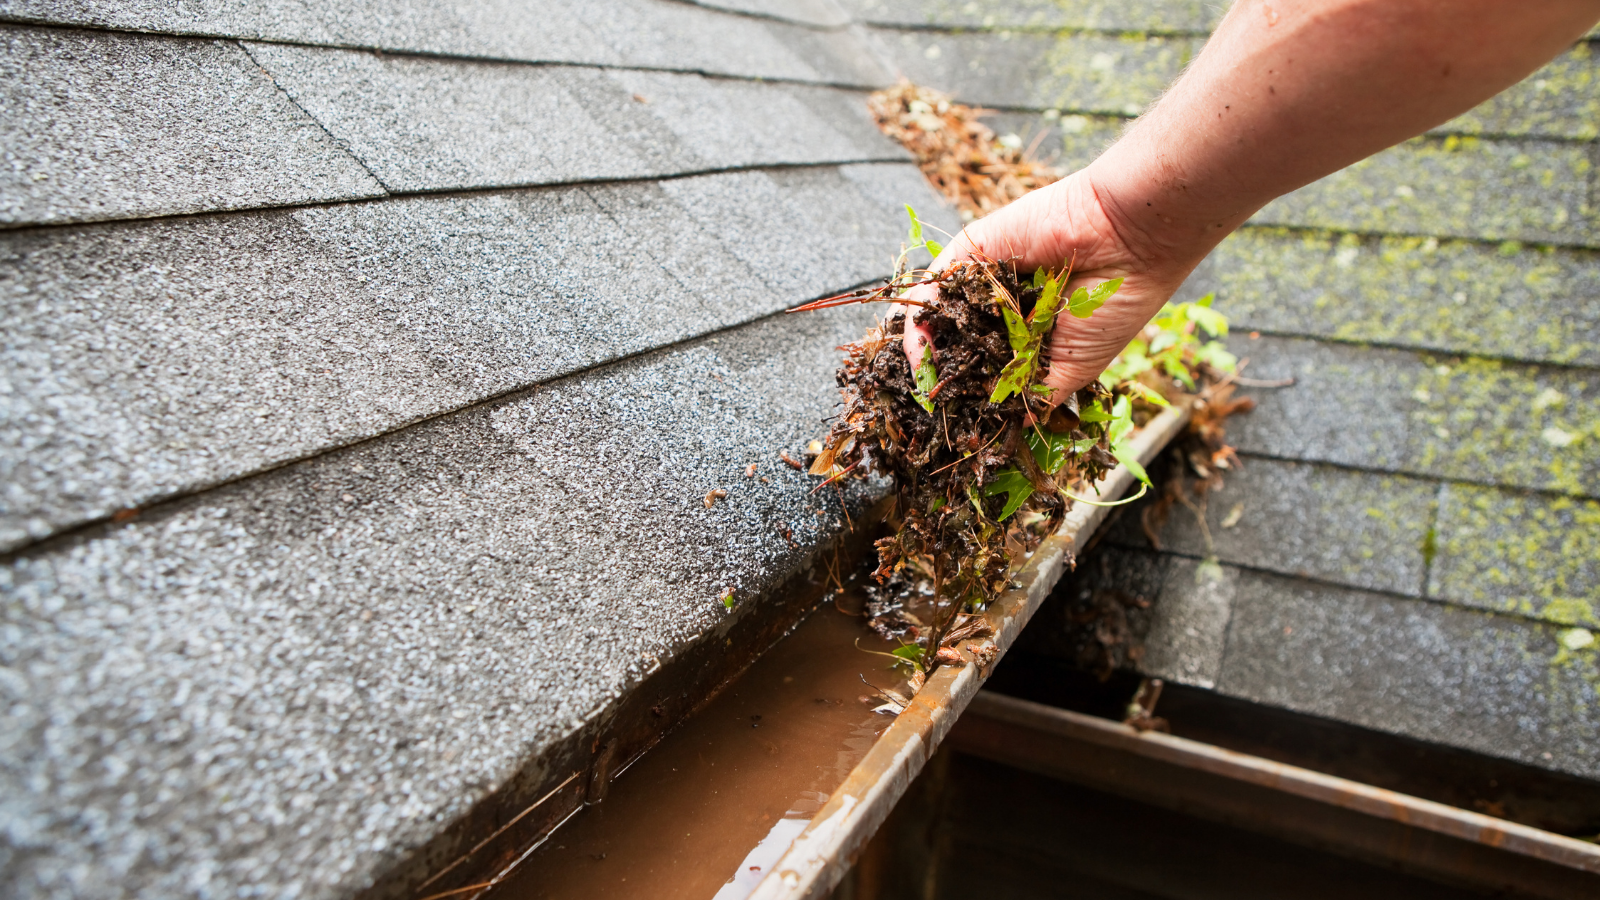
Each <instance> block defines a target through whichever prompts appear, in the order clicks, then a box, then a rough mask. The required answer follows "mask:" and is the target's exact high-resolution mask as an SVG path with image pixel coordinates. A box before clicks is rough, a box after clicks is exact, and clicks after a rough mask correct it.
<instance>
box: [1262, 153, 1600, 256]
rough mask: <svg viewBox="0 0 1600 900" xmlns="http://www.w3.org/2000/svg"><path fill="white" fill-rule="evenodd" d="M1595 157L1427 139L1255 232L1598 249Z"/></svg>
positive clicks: (1372, 163) (1268, 217)
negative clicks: (1282, 229)
mask: <svg viewBox="0 0 1600 900" xmlns="http://www.w3.org/2000/svg"><path fill="white" fill-rule="evenodd" d="M1591 153H1592V150H1591V148H1590V147H1588V146H1587V145H1584V144H1575V143H1568V142H1556V141H1533V140H1524V141H1490V140H1480V139H1478V138H1473V137H1464V138H1457V137H1448V138H1418V139H1416V140H1412V141H1407V142H1406V143H1404V144H1401V145H1400V146H1398V147H1393V148H1390V149H1388V150H1385V151H1383V152H1382V153H1378V154H1376V155H1374V156H1371V157H1368V158H1367V159H1364V160H1362V161H1361V162H1358V163H1356V164H1355V165H1353V166H1350V167H1349V168H1347V169H1343V170H1341V171H1339V172H1336V173H1334V174H1333V175H1329V176H1328V177H1327V178H1324V179H1322V180H1320V181H1316V182H1313V183H1311V184H1309V185H1306V186H1305V187H1303V188H1300V189H1299V190H1297V191H1295V192H1293V193H1291V194H1288V195H1287V196H1284V197H1280V198H1279V199H1277V200H1274V201H1272V202H1271V203H1269V204H1267V206H1266V208H1265V209H1263V210H1261V211H1260V212H1259V213H1257V214H1256V215H1255V216H1254V217H1252V218H1251V220H1250V221H1251V222H1253V223H1255V224H1265V225H1292V226H1300V227H1307V228H1331V229H1339V230H1348V231H1369V232H1379V233H1385V234H1415V235H1422V236H1434V237H1441V238H1442V237H1466V238H1478V239H1481V240H1491V241H1533V242H1542V243H1553V244H1573V245H1579V246H1591V245H1593V244H1594V241H1595V240H1596V233H1595V227H1594V216H1595V210H1594V207H1593V205H1592V203H1591V201H1590V197H1589V181H1590V175H1591V170H1592V169H1593V160H1592V159H1591Z"/></svg>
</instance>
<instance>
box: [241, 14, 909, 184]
mask: <svg viewBox="0 0 1600 900" xmlns="http://www.w3.org/2000/svg"><path fill="white" fill-rule="evenodd" d="M249 48H250V52H251V53H252V54H253V55H254V56H255V57H256V59H257V60H259V61H260V62H261V64H262V65H263V66H265V67H266V68H267V69H268V70H269V71H270V72H272V74H273V76H274V77H275V78H276V79H277V81H278V83H279V84H280V85H282V86H283V87H284V89H285V90H287V91H288V92H289V94H290V96H292V97H294V98H295V100H296V101H297V102H299V103H300V105H301V106H303V107H304V108H305V109H306V110H307V111H309V112H310V113H311V114H312V115H314V116H315V117H316V118H317V120H318V121H319V122H321V123H322V124H323V125H324V126H326V127H327V128H328V130H329V131H330V132H331V133H332V134H334V135H335V136H336V137H338V138H339V139H340V140H341V141H342V142H344V143H345V144H346V145H347V146H348V147H349V148H350V150H351V152H352V153H353V154H355V156H356V157H358V158H359V159H361V161H362V162H363V163H365V164H366V166H367V167H368V168H369V169H371V170H372V172H373V173H375V174H376V175H377V176H378V177H379V178H380V179H381V180H382V181H383V182H384V183H385V184H386V185H388V186H389V187H390V188H391V189H394V190H397V191H427V190H441V189H450V188H461V187H492V186H505V185H516V184H546V183H553V182H564V181H576V180H584V179H598V178H642V177H651V176H660V175H672V174H678V173H681V172H685V171H694V170H707V169H722V168H733V167H739V166H759V165H784V164H815V163H827V162H852V161H858V160H868V159H905V158H907V155H906V153H905V151H904V150H902V149H901V148H899V147H897V146H895V145H894V144H893V143H891V142H890V141H889V140H888V139H887V138H885V137H883V135H882V134H881V133H879V131H878V129H877V127H876V126H875V125H874V124H873V123H872V120H871V117H870V116H869V115H868V114H867V111H866V107H865V104H864V103H863V101H862V97H861V95H860V94H858V93H854V92H849V91H842V90H836V89H831V88H818V87H808V86H801V85H772V84H761V83H757V82H747V81H735V80H728V79H709V78H704V77H701V76H698V75H683V74H669V73H663V72H630V71H605V70H597V69H579V68H565V67H546V66H524V65H515V64H507V63H479V62H461V61H456V60H438V59H424V58H418V57H395V56H383V55H378V54H373V53H368V52H362V51H342V50H329V49H324V48H310V47H291V46H281V45H271V44H252V45H249Z"/></svg>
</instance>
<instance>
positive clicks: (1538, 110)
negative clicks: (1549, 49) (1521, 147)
mask: <svg viewBox="0 0 1600 900" xmlns="http://www.w3.org/2000/svg"><path fill="white" fill-rule="evenodd" d="M1597 65H1600V57H1597V54H1596V53H1595V52H1594V50H1593V49H1592V48H1591V47H1590V45H1589V44H1587V43H1579V44H1578V45H1577V46H1575V47H1573V48H1572V49H1571V50H1568V51H1567V52H1566V53H1563V54H1561V55H1560V56H1558V57H1556V58H1555V59H1554V60H1552V61H1551V62H1550V63H1549V64H1548V65H1546V66H1545V67H1544V68H1542V69H1540V70H1539V71H1537V72H1535V73H1533V74H1532V75H1530V76H1529V77H1527V78H1526V79H1524V80H1523V81H1521V82H1520V83H1518V84H1516V85H1514V86H1512V87H1511V88H1509V89H1508V90H1506V91H1504V92H1502V93H1501V94H1499V95H1498V96H1496V97H1493V98H1491V99H1490V100H1488V101H1487V102H1485V103H1482V104H1480V105H1479V106H1477V107H1476V108H1474V109H1472V110H1471V111H1469V112H1466V113H1464V114H1462V115H1460V116H1457V117H1456V118H1454V119H1452V120H1450V121H1449V122H1447V123H1446V124H1444V125H1442V126H1440V127H1439V128H1438V129H1436V130H1437V131H1440V132H1445V131H1450V132H1468V133H1482V134H1498V135H1515V136H1524V135H1526V136H1536V137H1555V138H1568V139H1575V140H1592V139H1594V138H1596V137H1600V81H1597V79H1596V77H1595V68H1596V66H1597Z"/></svg>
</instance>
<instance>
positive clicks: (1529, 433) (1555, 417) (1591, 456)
mask: <svg viewBox="0 0 1600 900" xmlns="http://www.w3.org/2000/svg"><path fill="white" fill-rule="evenodd" d="M1423 362H1424V363H1425V367H1423V368H1420V369H1419V370H1416V371H1415V375H1414V377H1413V379H1412V381H1411V383H1410V384H1408V385H1406V388H1408V389H1409V393H1410V396H1411V399H1412V400H1413V402H1414V403H1415V405H1414V406H1413V407H1412V411H1411V416H1410V418H1411V420H1412V421H1413V422H1414V423H1416V424H1418V425H1420V426H1422V438H1423V439H1422V447H1423V449H1424V452H1423V453H1422V454H1421V458H1420V459H1419V460H1418V462H1419V464H1420V465H1421V466H1423V467H1424V469H1435V470H1441V471H1449V472H1460V473H1463V475H1465V474H1466V473H1472V475H1476V476H1477V479H1475V480H1480V479H1483V478H1484V477H1485V476H1487V477H1488V478H1495V479H1496V480H1501V481H1502V483H1504V480H1503V479H1500V478H1496V476H1497V475H1499V474H1500V473H1502V472H1503V471H1504V470H1508V469H1515V470H1517V471H1516V474H1517V476H1518V478H1517V481H1518V483H1520V484H1524V485H1527V486H1530V487H1537V488H1541V489H1544V490H1552V491H1559V492H1562V493H1567V494H1573V495H1577V496H1600V390H1596V388H1600V385H1590V384H1589V382H1588V380H1587V378H1589V377H1592V376H1588V375H1586V374H1585V373H1583V372H1582V371H1579V372H1573V371H1564V370H1559V369H1558V370H1541V369H1540V368H1538V367H1532V366H1521V365H1514V364H1509V363H1502V362H1498V361H1495V360H1485V359H1476V358H1472V357H1467V358H1455V359H1446V358H1431V357H1424V358H1423ZM1396 387H1397V388H1398V387H1399V386H1398V385H1397V386H1396ZM1552 398H1555V399H1554V400H1552ZM1552 429H1554V430H1559V431H1560V432H1561V433H1562V434H1566V435H1572V436H1573V439H1572V440H1571V441H1570V442H1568V443H1566V444H1565V445H1562V444H1561V443H1560V442H1559V441H1556V440H1552V439H1551V433H1552ZM1429 434H1431V435H1432V437H1433V438H1435V440H1429V439H1428V438H1427V435H1429ZM1466 477H1472V476H1470V475H1469V476H1466Z"/></svg>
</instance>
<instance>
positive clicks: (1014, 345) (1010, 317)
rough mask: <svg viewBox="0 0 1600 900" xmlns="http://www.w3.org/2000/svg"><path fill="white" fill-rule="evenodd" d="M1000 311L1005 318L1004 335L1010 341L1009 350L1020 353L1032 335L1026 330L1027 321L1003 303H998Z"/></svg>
mask: <svg viewBox="0 0 1600 900" xmlns="http://www.w3.org/2000/svg"><path fill="white" fill-rule="evenodd" d="M1000 313H1001V315H1003V316H1004V317H1005V320H1006V337H1007V338H1008V339H1009V340H1010V341H1011V352H1012V353H1021V352H1022V351H1023V350H1025V349H1027V347H1028V344H1029V343H1031V342H1032V340H1033V335H1031V334H1030V333H1029V332H1028V323H1027V322H1026V321H1024V320H1023V318H1022V317H1021V316H1019V315H1017V313H1016V312H1014V311H1013V310H1012V309H1011V307H1009V306H1006V305H1005V304H1001V305H1000Z"/></svg>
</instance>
